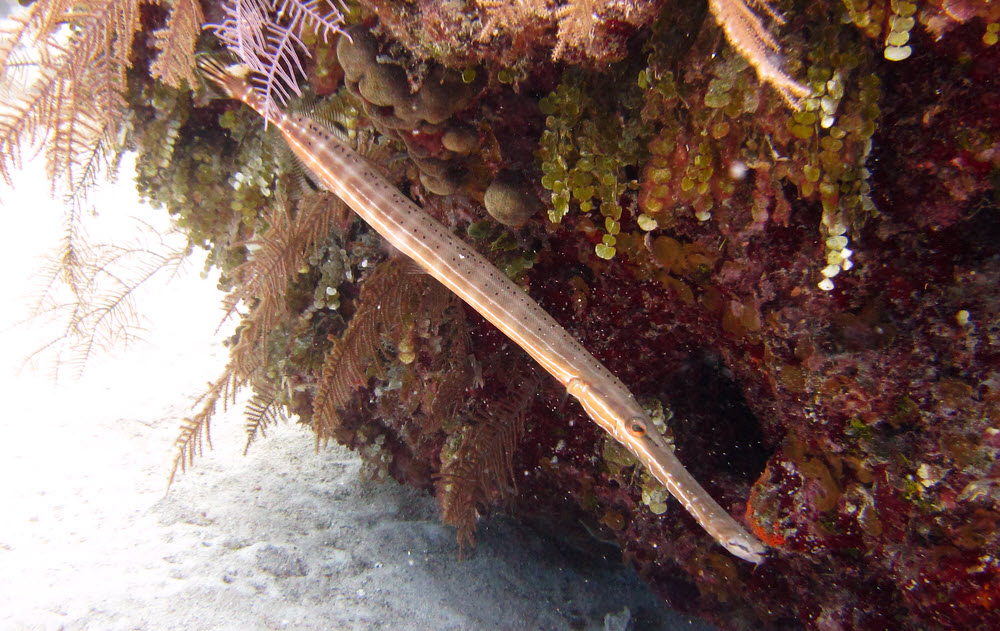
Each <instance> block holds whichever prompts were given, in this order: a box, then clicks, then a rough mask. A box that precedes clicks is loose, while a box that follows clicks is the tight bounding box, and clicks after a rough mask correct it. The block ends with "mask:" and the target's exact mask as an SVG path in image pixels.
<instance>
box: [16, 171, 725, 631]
mask: <svg viewBox="0 0 1000 631" xmlns="http://www.w3.org/2000/svg"><path fill="white" fill-rule="evenodd" d="M123 179H126V180H127V178H123ZM17 182H18V187H17V190H16V191H15V193H11V192H10V191H7V190H3V191H0V212H2V213H3V216H4V223H5V231H4V232H3V233H2V234H0V269H2V270H3V273H2V275H0V292H2V295H3V296H4V303H5V305H4V309H2V310H0V312H2V313H0V370H2V372H0V397H2V400H3V407H2V416H0V480H2V481H0V630H4V631H6V630H11V629H99V630H104V629H107V630H114V629H121V630H133V629H143V630H151V631H154V630H159V629H178V630H181V629H183V630H199V629H232V630H255V629H335V630H336V629H345V630H347V629H400V630H405V629H414V630H423V629H427V630H435V631H444V630H449V629H454V630H468V631H475V630H492V629H497V630H500V629H503V630H507V629H510V630H533V629H567V630H569V629H573V630H592V629H607V630H610V631H620V630H624V629H635V630H637V631H642V630H654V629H706V628H707V627H705V626H703V625H701V624H700V623H697V622H693V621H691V620H688V619H687V618H685V617H682V616H679V615H677V614H675V613H674V612H671V611H669V610H667V609H666V608H664V607H663V606H662V604H661V603H660V602H659V601H657V599H656V598H655V597H654V596H653V595H652V594H651V593H650V592H649V590H648V589H647V588H646V587H645V586H644V585H643V584H642V583H641V582H640V581H639V580H638V578H637V577H636V576H635V574H634V572H633V571H632V570H630V569H628V568H624V567H622V566H621V565H620V563H618V556H617V553H616V552H615V551H614V550H612V551H611V553H610V554H608V555H607V556H609V557H611V560H610V561H604V560H600V559H599V558H597V557H593V556H587V555H585V554H583V553H581V552H580V551H579V550H578V549H574V548H572V547H569V546H560V545H556V543H555V542H553V541H552V540H550V539H547V538H546V537H544V536H541V535H539V534H537V533H535V532H533V531H531V530H529V529H527V528H525V527H523V526H520V525H518V524H517V523H515V522H514V521H513V520H510V519H508V518H504V517H491V518H488V519H485V520H483V521H482V522H481V524H480V529H479V532H478V545H477V546H476V547H475V549H474V550H471V551H468V550H467V551H466V553H465V555H464V558H462V559H460V558H459V550H458V547H457V544H456V542H455V536H454V531H453V530H452V529H451V528H447V527H444V526H442V525H441V524H440V521H439V518H438V511H437V507H436V505H435V503H434V501H433V499H431V498H429V497H427V496H424V495H422V494H420V493H418V492H416V491H414V490H413V489H409V488H406V487H402V486H400V485H398V484H396V483H395V482H392V481H388V482H373V481H370V480H366V479H365V478H364V477H363V476H361V475H359V469H360V461H359V459H358V458H357V456H356V455H354V454H353V453H351V452H349V451H347V450H345V449H343V448H340V447H329V448H324V449H322V450H321V451H320V452H319V453H317V452H316V450H315V441H314V438H313V436H312V434H311V433H310V432H309V431H308V430H307V429H305V428H302V427H300V426H298V425H296V424H295V423H286V424H284V425H281V426H278V427H276V428H275V429H274V430H273V431H270V432H269V433H268V436H267V438H266V439H265V440H262V441H259V442H257V443H255V444H254V446H253V447H252V448H251V449H250V451H249V454H248V455H247V456H245V457H244V456H243V455H242V450H243V445H244V442H245V439H244V435H243V428H242V420H241V418H240V415H239V412H238V411H236V413H235V414H232V413H230V414H228V415H223V416H220V417H218V418H217V419H216V421H215V422H214V423H213V432H212V438H213V444H214V446H215V448H214V449H213V450H210V451H206V452H205V454H204V456H203V457H201V458H199V459H198V460H197V461H196V463H195V465H194V467H193V468H192V469H190V470H189V471H188V472H187V473H186V474H184V475H182V476H181V477H180V478H179V479H178V480H177V482H175V484H174V486H173V487H172V488H171V489H170V491H169V493H168V494H165V492H164V491H165V483H166V479H167V474H168V471H169V463H170V461H171V457H172V444H173V441H174V439H175V437H176V436H177V432H178V426H179V422H180V420H181V419H182V418H183V417H184V416H186V415H188V414H190V413H191V406H192V404H193V402H194V400H195V399H196V398H197V396H198V395H199V394H200V393H201V392H203V391H204V389H205V386H206V384H207V383H208V382H209V381H211V380H213V379H214V378H215V377H216V376H217V375H218V374H219V372H220V371H221V370H222V367H223V366H224V364H225V361H226V351H225V349H224V347H223V346H222V345H221V343H220V341H219V339H220V337H221V336H220V334H218V333H216V327H217V324H218V322H219V318H220V314H221V311H220V308H219V304H220V302H219V301H220V294H219V293H218V292H217V291H216V290H215V288H214V283H213V282H212V281H211V280H203V279H201V278H199V273H198V272H199V271H200V263H198V262H195V263H193V264H192V265H189V266H188V267H187V269H186V270H185V272H184V273H183V274H181V275H180V276H179V277H176V278H174V279H173V280H172V281H171V282H170V283H169V284H165V283H162V282H160V283H154V284H153V285H152V286H151V287H150V290H149V291H147V292H145V293H144V294H141V295H140V302H139V305H140V309H141V310H142V311H143V312H144V313H145V314H146V315H147V316H149V318H150V319H149V322H148V323H147V324H148V329H149V330H148V333H147V334H146V342H145V343H142V344H139V345H134V346H132V347H131V348H129V349H126V350H124V351H120V352H117V353H116V354H115V355H114V356H106V357H101V358H98V359H97V360H96V361H93V362H91V364H90V365H89V367H88V369H87V371H86V372H85V373H84V375H83V377H82V378H81V379H80V380H78V381H69V382H66V381H65V380H64V381H63V382H61V383H60V384H59V385H58V386H56V385H55V384H53V383H52V382H51V380H50V379H49V378H48V377H47V376H46V371H45V368H46V366H47V365H46V364H45V363H44V362H43V363H42V364H41V366H40V367H39V369H38V370H36V371H32V370H24V371H21V372H20V373H16V372H15V369H16V368H17V367H18V365H19V364H20V362H19V358H21V357H22V356H23V355H24V354H25V353H26V352H28V351H30V350H32V349H33V348H34V347H35V346H36V345H37V344H38V342H39V340H42V339H44V334H45V333H46V332H51V328H46V327H44V326H43V327H40V328H39V327H35V328H28V329H26V328H23V327H15V328H11V327H10V324H11V323H13V322H16V321H17V320H18V319H19V318H20V317H21V316H22V315H23V313H24V307H23V303H22V302H21V301H20V300H19V299H18V298H17V296H21V295H24V294H25V293H30V291H31V290H32V289H33V288H35V287H36V286H37V280H35V281H32V280H31V279H30V272H31V270H32V269H34V268H35V267H37V266H38V265H39V260H38V259H37V258H36V256H37V255H38V253H39V252H40V251H42V250H44V249H45V247H46V246H51V245H52V244H54V242H55V240H57V239H58V238H59V236H60V235H61V234H62V232H61V228H60V224H59V216H60V213H59V207H58V205H56V204H47V202H46V201H45V195H44V190H45V184H44V182H42V180H41V179H40V178H39V176H38V175H37V174H36V175H30V174H29V175H22V176H18V179H17ZM127 189H128V185H127V184H125V185H124V191H125V192H122V190H121V189H119V190H118V191H108V192H104V193H101V194H99V195H97V196H96V197H95V198H94V202H95V207H96V208H97V209H98V210H99V211H100V213H101V217H103V218H108V217H116V216H118V215H128V214H129V213H140V214H142V216H143V217H144V218H145V219H149V218H151V217H152V218H154V219H156V220H157V221H158V222H159V224H160V226H161V228H162V227H163V225H164V222H163V218H162V215H165V213H163V212H156V211H149V210H148V209H147V210H145V211H142V210H135V209H134V208H133V206H132V202H130V201H129V200H128V194H127ZM154 223H156V221H154ZM111 224H112V227H111V228H108V227H107V226H105V227H104V228H102V229H101V230H97V229H94V230H95V232H97V233H98V235H97V237H96V238H104V239H112V240H114V239H120V238H123V237H122V235H124V234H128V232H129V230H131V229H132V228H129V227H127V226H126V227H125V228H122V227H120V226H118V224H117V223H115V222H111ZM102 230H103V232H102ZM605 550H607V549H605Z"/></svg>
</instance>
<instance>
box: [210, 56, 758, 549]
mask: <svg viewBox="0 0 1000 631" xmlns="http://www.w3.org/2000/svg"><path fill="white" fill-rule="evenodd" d="M200 65H201V68H202V71H203V72H204V73H205V74H206V75H207V76H208V77H210V78H211V79H212V80H213V81H215V82H216V83H218V84H219V85H220V86H221V87H222V88H223V89H224V90H225V91H226V92H227V93H228V94H229V95H230V96H232V97H233V98H236V99H239V100H241V101H243V102H244V103H246V104H247V105H249V106H250V107H252V108H254V109H255V110H256V111H257V112H258V113H260V114H261V115H262V116H264V117H265V118H266V119H267V120H268V122H269V123H271V124H273V125H275V126H276V127H277V128H278V129H279V130H280V131H281V133H282V135H283V136H284V137H285V140H286V141H287V142H288V145H289V146H290V147H291V149H292V151H294V152H295V154H296V155H297V156H298V157H299V159H300V160H301V161H302V163H303V164H305V165H306V166H307V167H308V168H309V169H310V170H311V171H312V172H313V174H314V175H315V176H316V177H317V178H318V179H319V181H321V182H322V183H323V185H324V186H326V187H327V188H329V190H331V191H333V192H334V193H335V194H336V195H337V196H338V197H340V198H341V199H342V200H344V202H346V203H347V204H348V205H349V206H350V207H351V208H352V209H354V211H355V212H356V213H358V215H360V216H361V218H362V219H364V220H365V221H366V222H368V224H369V225H370V226H372V227H373V228H374V229H375V230H377V231H378V232H379V234H381V235H382V236H383V237H384V238H385V239H386V240H387V241H388V242H389V243H391V244H392V245H393V246H395V247H396V248H397V249H398V250H399V251H400V252H402V253H404V254H405V255H407V256H408V257H410V258H411V259H413V260H414V261H415V262H416V263H417V264H419V265H420V266H421V267H422V268H423V269H424V270H426V271H427V272H428V273H429V274H431V275H432V276H433V277H434V278H436V279H437V280H438V281H440V282H441V283H442V284H444V285H445V286H446V287H447V288H448V289H450V290H451V291H453V292H454V293H455V294H456V295H458V296H459V297H460V298H462V300H464V301H465V302H467V303H468V304H469V305H470V306H472V307H473V308H474V309H475V310H476V311H478V312H479V313H480V314H482V316H483V317H484V318H486V319H487V320H489V321H490V322H491V323H492V324H493V325H494V326H496V327H497V328H498V329H500V330H501V331H503V333H504V334H505V335H507V336H508V337H509V338H510V339H512V340H513V341H514V342H516V343H517V344H518V346H520V347H521V348H523V349H524V350H525V351H527V353H528V354H529V355H530V356H531V357H532V358H533V359H534V360H535V361H537V362H538V363H539V364H541V365H542V367H543V368H545V370H547V371H548V372H549V373H550V374H552V376H553V377H555V378H556V379H558V380H559V382H560V383H562V384H563V385H564V386H565V387H566V389H567V391H568V392H569V393H570V394H571V395H573V396H574V397H575V398H576V399H577V400H579V401H580V403H581V405H583V408H584V409H585V410H586V411H587V414H589V415H590V417H591V418H592V419H593V420H594V422H596V423H597V424H598V425H600V426H601V427H602V428H604V430H605V431H607V432H608V433H610V434H611V435H612V436H614V438H615V439H616V440H617V441H619V442H620V443H622V444H623V445H625V446H626V447H627V448H628V449H629V450H630V451H631V452H632V453H633V454H635V456H636V457H637V458H638V459H639V461H640V462H641V463H642V464H643V465H644V466H645V467H646V468H648V469H649V470H650V471H651V472H652V473H653V475H654V476H656V478H657V479H658V480H659V481H660V482H662V483H663V484H664V485H665V486H666V487H667V489H668V490H669V491H670V493H671V494H672V495H673V496H674V497H676V498H677V499H678V500H679V501H680V503H681V504H682V505H683V506H684V508H685V509H686V510H687V511H688V512H689V513H690V514H691V515H692V516H693V517H694V518H695V519H696V520H697V521H698V523H699V524H701V525H702V527H703V528H704V529H705V530H706V531H707V532H708V533H709V534H710V535H712V537H714V538H715V540H716V541H718V542H719V543H720V544H721V545H722V546H724V547H725V548H726V549H727V550H729V551H730V552H731V553H733V554H735V555H736V556H738V557H740V558H742V559H745V560H747V561H750V562H752V563H760V562H761V561H763V559H764V556H765V554H766V552H767V548H766V547H765V546H764V544H763V543H761V542H760V541H759V540H757V539H756V538H755V537H753V536H752V535H751V534H750V533H748V532H747V531H746V530H745V529H744V528H743V527H742V526H740V525H739V524H738V523H737V522H736V520H734V519H733V518H732V517H731V516H730V515H729V514H728V513H727V512H726V511H725V510H723V509H722V507H721V506H719V504H718V503H717V502H716V501H715V500H714V499H712V497H711V496H710V495H709V494H708V493H707V492H706V491H705V489H704V488H702V486H701V485H700V484H698V482H697V480H695V479H694V477H693V476H692V475H691V474H690V473H688V471H687V469H685V468H684V465H682V464H681V462H680V461H679V460H678V459H677V457H676V456H675V455H674V453H673V451H672V450H671V449H670V447H669V445H668V444H667V443H666V441H665V440H664V439H663V437H662V436H660V435H659V434H658V433H657V431H656V429H655V427H653V423H652V420H651V419H650V417H649V415H648V414H647V413H646V412H645V411H644V410H643V409H642V406H640V405H639V403H638V402H637V401H636V399H635V397H634V396H632V394H631V393H630V392H629V390H628V388H626V387H625V385H624V384H623V383H622V382H621V380H619V379H618V378H617V377H615V376H614V375H613V374H611V372H610V371H609V370H608V369H607V368H605V367H604V365H603V364H601V363H600V362H599V361H597V359H596V358H594V356H593V355H591V354H590V353H589V352H588V351H587V349H585V348H584V347H583V346H582V345H581V344H580V343H579V342H577V341H576V339H574V338H573V337H572V336H571V335H570V334H569V333H568V332H567V331H566V329H564V328H563V327H562V326H560V325H559V323H558V322H556V321H555V320H554V319H553V318H552V317H551V316H550V315H549V314H548V313H547V312H546V311H545V310H544V309H542V308H541V307H540V306H538V304H537V303H536V302H535V301H534V300H532V299H531V297H530V296H528V295H527V294H526V293H525V292H524V291H523V290H522V289H521V288H520V287H518V286H517V285H516V284H514V283H513V282H512V281H511V280H510V279H508V278H507V276H506V275H504V274H503V273H502V272H501V271H500V270H498V269H497V268H496V267H494V266H493V265H492V264H491V263H490V262H489V261H487V260H486V259H485V258H484V257H483V256H481V255H480V254H479V253H478V252H476V251H474V250H473V249H472V248H470V247H469V246H468V245H466V244H465V243H464V242H462V241H461V240H459V239H457V238H456V237H454V236H453V235H452V234H451V233H450V232H449V231H448V230H447V228H445V227H444V226H443V225H442V224H441V223H440V222H438V221H437V220H436V219H434V218H433V217H431V216H430V215H428V214H427V213H425V212H424V211H423V210H422V209H421V208H420V207H419V206H417V205H416V204H414V203H413V202H412V201H410V200H409V199H407V198H406V197H404V196H403V195H402V194H401V193H400V192H399V191H398V190H397V189H396V187H394V186H393V185H392V184H391V183H389V182H388V181H387V180H386V179H385V178H384V177H382V176H381V175H380V174H379V173H377V172H376V171H375V170H374V169H373V168H372V167H371V165H369V163H368V162H366V161H365V160H364V159H363V158H361V157H360V156H359V155H357V154H356V153H355V152H354V151H353V150H351V149H350V148H349V147H348V146H346V145H345V144H343V143H342V142H340V141H339V140H338V139H337V138H336V137H335V136H334V135H333V134H332V133H330V131H329V130H327V129H324V128H323V127H322V126H321V125H319V124H317V123H315V122H313V121H311V120H310V119H308V118H306V117H304V116H299V115H295V114H289V113H285V112H276V111H274V110H273V108H267V107H265V105H264V103H263V101H262V99H261V98H260V97H259V96H258V94H257V93H256V92H255V91H254V90H253V88H252V87H251V85H250V84H249V83H248V82H247V81H245V80H244V79H241V78H239V77H237V76H234V75H233V74H231V73H230V71H229V70H227V69H226V68H223V67H222V66H220V65H218V64H217V63H216V62H214V61H211V60H209V59H202V60H201V61H200Z"/></svg>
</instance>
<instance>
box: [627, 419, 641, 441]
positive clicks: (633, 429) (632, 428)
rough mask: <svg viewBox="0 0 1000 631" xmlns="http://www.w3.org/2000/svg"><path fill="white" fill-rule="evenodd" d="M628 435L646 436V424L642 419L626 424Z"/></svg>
mask: <svg viewBox="0 0 1000 631" xmlns="http://www.w3.org/2000/svg"><path fill="white" fill-rule="evenodd" d="M627 429H628V433H629V434H631V435H632V436H636V437H639V436H645V435H646V424H645V423H644V422H643V421H642V419H638V418H634V419H632V420H631V421H629V422H628V425H627Z"/></svg>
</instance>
